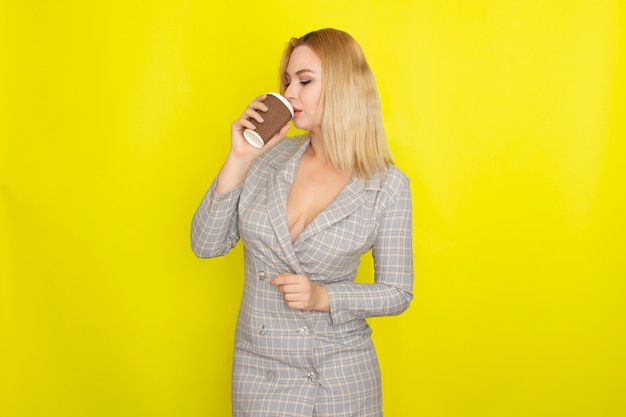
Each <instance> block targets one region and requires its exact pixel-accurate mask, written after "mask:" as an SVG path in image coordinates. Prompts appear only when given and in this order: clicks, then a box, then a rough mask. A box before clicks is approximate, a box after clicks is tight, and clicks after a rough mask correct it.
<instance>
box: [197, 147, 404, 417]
mask: <svg viewBox="0 0 626 417" xmlns="http://www.w3.org/2000/svg"><path fill="white" fill-rule="evenodd" d="M308 144H309V140H308V138H306V137H297V138H288V139H284V140H282V141H281V142H279V143H278V144H276V145H275V146H274V147H272V148H271V149H269V150H268V151H267V152H265V153H263V154H262V155H261V156H260V157H259V158H257V160H256V161H255V162H254V163H253V165H252V166H251V167H250V170H249V171H248V174H247V177H246V179H245V180H244V182H243V183H242V184H240V185H239V186H237V187H236V188H234V189H233V190H231V191H229V192H228V193H225V194H217V193H216V192H215V191H214V189H215V184H216V180H214V181H213V183H212V184H211V186H210V188H209V190H208V192H207V193H206V195H205V197H204V199H203V200H202V202H201V204H200V206H199V207H198V209H197V210H196V213H195V214H194V218H193V222H192V230H191V240H192V247H193V250H194V253H195V254H196V255H197V256H199V257H215V256H221V255H224V254H226V253H228V252H229V250H230V249H231V248H233V246H235V244H236V243H237V241H238V240H239V239H241V240H242V242H243V245H244V257H245V283H244V291H243V296H242V301H241V306H240V310H239V315H238V319H237V329H236V336H235V353H234V358H233V371H232V407H233V416H235V417H243V416H246V417H274V416H280V417H289V416H294V417H296V416H297V417H302V416H325V417H348V416H354V417H367V416H381V415H382V404H381V403H382V400H381V381H380V369H379V365H378V360H377V357H376V352H375V350H374V346H373V344H372V340H371V329H370V327H369V325H368V324H367V322H366V320H365V319H366V318H367V317H374V316H387V315H395V314H399V313H401V312H402V311H404V310H405V309H406V308H407V307H408V306H409V303H410V301H411V299H412V298H413V295H412V286H413V257H412V247H411V245H412V239H411V195H410V189H409V180H408V178H407V177H406V176H405V175H404V174H403V173H402V172H400V171H399V170H398V169H397V168H396V167H395V166H390V167H389V168H388V170H387V172H386V173H385V174H381V175H377V176H374V177H373V178H372V179H370V180H369V181H367V182H366V181H363V180H361V179H358V178H357V177H356V176H355V177H353V178H352V179H351V180H350V181H349V182H348V184H347V185H346V186H345V187H344V188H343V190H342V191H341V192H340V194H339V195H338V196H337V197H336V198H335V200H334V201H333V202H332V203H331V204H330V205H329V206H328V207H327V208H326V209H325V210H324V211H323V212H322V213H320V214H319V215H318V216H317V217H316V218H315V219H314V220H313V221H312V222H311V223H310V224H309V225H308V226H307V227H306V228H305V229H304V231H303V232H302V234H301V235H300V236H299V237H298V238H297V239H296V240H295V241H294V242H293V243H292V241H291V238H290V236H289V230H288V226H287V216H286V204H287V196H288V193H289V189H290V187H291V184H292V183H293V180H294V177H295V174H296V169H297V167H298V163H299V161H300V158H301V156H302V154H303V153H304V151H305V149H306V148H307V146H308ZM370 249H371V250H372V256H373V258H374V266H375V272H374V277H375V283H368V284H364V283H356V282H354V279H355V277H356V274H357V267H358V265H359V261H360V257H361V255H363V254H364V253H366V252H367V251H369V250H370ZM283 272H289V273H292V274H302V275H305V276H307V277H308V278H309V279H311V280H312V281H314V282H315V283H317V284H320V285H324V286H325V288H326V291H327V293H328V297H329V301H330V313H328V312H320V311H301V310H295V309H290V308H288V307H287V306H286V304H285V302H284V300H283V298H282V295H281V294H280V293H279V291H278V289H277V288H275V287H273V286H272V285H270V283H269V281H270V280H271V279H272V278H273V277H274V276H276V275H278V274H280V273H283Z"/></svg>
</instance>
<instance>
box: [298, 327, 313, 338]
mask: <svg viewBox="0 0 626 417" xmlns="http://www.w3.org/2000/svg"><path fill="white" fill-rule="evenodd" d="M310 332H311V331H310V330H309V328H308V327H307V326H302V327H300V328H299V329H298V333H300V334H301V335H302V336H308V335H309V333H310Z"/></svg>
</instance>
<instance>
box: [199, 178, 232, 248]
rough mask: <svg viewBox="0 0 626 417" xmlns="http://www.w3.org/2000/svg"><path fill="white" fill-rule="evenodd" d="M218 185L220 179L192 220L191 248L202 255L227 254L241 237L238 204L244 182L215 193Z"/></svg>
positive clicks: (208, 192) (214, 183) (215, 182)
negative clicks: (223, 191) (230, 188)
mask: <svg viewBox="0 0 626 417" xmlns="http://www.w3.org/2000/svg"><path fill="white" fill-rule="evenodd" d="M216 184H217V178H215V179H214V180H213V183H212V184H211V186H210V187H209V190H208V191H207V193H206V195H205V196H204V198H203V200H202V202H201V203H200V206H199V207H198V209H197V210H196V212H195V213H194V215H193V220H192V222H191V248H192V249H193V252H194V253H195V254H196V256H198V257H200V258H213V257H216V256H222V255H226V254H227V253H228V252H229V251H230V250H231V249H232V248H233V247H234V246H235V245H236V244H237V241H238V240H239V229H238V215H237V205H238V203H239V196H240V195H241V190H242V188H243V183H242V184H239V185H238V186H236V187H235V188H233V189H232V190H230V191H228V192H227V193H225V194H218V193H216V192H215V186H216Z"/></svg>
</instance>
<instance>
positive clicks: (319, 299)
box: [270, 272, 330, 311]
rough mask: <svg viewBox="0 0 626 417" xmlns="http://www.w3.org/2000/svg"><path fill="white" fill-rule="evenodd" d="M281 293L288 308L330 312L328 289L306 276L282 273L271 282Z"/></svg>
mask: <svg viewBox="0 0 626 417" xmlns="http://www.w3.org/2000/svg"><path fill="white" fill-rule="evenodd" d="M270 284H272V285H273V286H275V287H277V288H278V291H280V292H281V294H282V295H283V298H284V299H285V302H286V303H287V307H289V308H293V309H298V310H305V311H309V310H318V311H330V303H329V301H328V293H327V292H326V288H324V287H323V286H321V285H317V284H315V283H314V282H313V281H311V280H310V279H308V278H307V277H305V276H304V275H293V274H289V273H286V272H284V273H282V274H279V275H276V277H275V278H274V279H273V280H271V281H270Z"/></svg>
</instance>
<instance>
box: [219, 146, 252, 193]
mask: <svg viewBox="0 0 626 417" xmlns="http://www.w3.org/2000/svg"><path fill="white" fill-rule="evenodd" d="M253 161H254V159H250V158H240V157H236V156H234V155H232V154H230V155H228V157H227V158H226V161H224V164H223V165H222V168H221V169H220V173H219V174H218V177H217V184H216V186H215V192H216V193H218V194H226V193H228V192H229V191H231V190H232V189H234V188H235V187H237V186H238V185H239V184H241V183H242V182H243V180H244V179H245V178H246V175H247V173H248V170H249V169H250V166H251V165H252V162H253Z"/></svg>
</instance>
